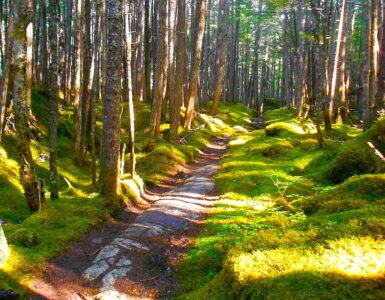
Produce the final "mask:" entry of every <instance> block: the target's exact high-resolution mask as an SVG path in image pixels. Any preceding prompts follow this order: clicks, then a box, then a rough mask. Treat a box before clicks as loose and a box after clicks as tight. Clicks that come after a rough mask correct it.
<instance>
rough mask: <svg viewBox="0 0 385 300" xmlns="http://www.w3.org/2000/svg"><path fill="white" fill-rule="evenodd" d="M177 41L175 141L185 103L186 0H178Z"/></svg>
mask: <svg viewBox="0 0 385 300" xmlns="http://www.w3.org/2000/svg"><path fill="white" fill-rule="evenodd" d="M176 31H177V42H176V74H177V76H176V79H175V94H174V96H173V97H172V98H171V107H170V122H171V124H170V136H171V141H172V142H173V143H176V142H177V137H178V128H179V123H180V110H181V107H182V104H183V103H184V98H185V95H184V85H185V76H184V74H185V72H186V47H187V45H186V0H178V20H177V28H176Z"/></svg>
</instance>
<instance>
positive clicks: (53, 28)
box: [49, 0, 59, 199]
mask: <svg viewBox="0 0 385 300" xmlns="http://www.w3.org/2000/svg"><path fill="white" fill-rule="evenodd" d="M58 9H59V5H58V0H50V2H49V11H50V28H49V41H50V54H51V63H50V98H51V119H50V125H49V182H50V189H51V199H57V198H59V189H58V174H57V150H56V147H57V146H56V145H57V119H58V95H59V85H58V81H59V64H58V56H59V55H58V36H57V25H58V23H59V22H58V13H59V11H58Z"/></svg>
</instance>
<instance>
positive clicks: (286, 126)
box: [265, 122, 305, 137]
mask: <svg viewBox="0 0 385 300" xmlns="http://www.w3.org/2000/svg"><path fill="white" fill-rule="evenodd" d="M265 134H266V136H272V137H274V136H278V137H279V136H287V135H291V134H294V135H298V134H305V131H304V130H303V129H302V128H301V127H300V126H298V125H296V124H292V123H285V122H277V123H273V124H271V125H269V126H267V127H266V129H265Z"/></svg>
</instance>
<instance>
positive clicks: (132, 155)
mask: <svg viewBox="0 0 385 300" xmlns="http://www.w3.org/2000/svg"><path fill="white" fill-rule="evenodd" d="M124 22H125V23H124V28H125V48H126V59H127V64H126V68H127V72H126V73H127V79H126V82H127V87H126V93H127V95H126V96H127V102H128V104H127V108H128V109H127V110H128V135H129V140H130V173H131V177H134V176H135V165H136V156H135V115H134V102H133V91H132V76H131V74H132V72H131V66H132V65H131V55H132V54H131V43H132V41H131V30H130V29H131V27H130V16H129V0H125V3H124Z"/></svg>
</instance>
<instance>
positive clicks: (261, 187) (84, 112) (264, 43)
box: [0, 0, 385, 299]
mask: <svg viewBox="0 0 385 300" xmlns="http://www.w3.org/2000/svg"><path fill="white" fill-rule="evenodd" d="M0 20H1V24H0V83H1V86H0V141H1V144H0V161H1V165H2V167H1V169H2V170H1V171H0V218H1V219H4V220H5V221H6V223H9V225H8V226H5V227H4V231H5V235H6V236H7V237H8V243H9V248H10V251H8V250H7V251H4V252H3V253H2V252H1V251H0V265H1V262H2V260H4V261H5V257H6V256H8V255H10V259H9V261H8V262H7V264H5V267H4V269H0V280H2V281H3V282H4V286H1V283H0V288H3V289H14V290H17V291H19V292H20V293H21V294H22V295H24V294H26V293H28V291H27V289H28V288H29V285H28V280H27V279H26V278H28V276H29V275H30V273H31V272H32V271H31V270H32V269H34V268H37V269H38V268H39V267H38V266H43V265H44V263H45V262H46V260H47V259H49V258H51V257H53V256H54V255H56V254H57V253H60V252H62V251H63V249H64V248H65V247H66V246H67V245H68V244H69V243H71V242H73V241H75V240H78V239H80V238H81V237H83V236H84V235H85V234H86V233H87V232H89V230H90V229H91V228H93V227H95V226H98V225H100V224H102V223H103V222H106V221H107V222H108V221H109V220H111V219H112V218H113V217H116V216H117V215H118V214H119V213H120V212H121V211H122V209H123V208H124V207H127V206H129V207H131V206H132V207H140V208H141V209H145V208H148V207H149V206H150V205H149V203H147V202H146V201H143V197H145V193H146V188H147V187H150V188H155V187H157V186H159V185H160V184H161V183H162V182H164V180H165V179H166V178H167V176H169V175H171V174H174V175H175V174H179V175H180V176H181V178H182V179H183V176H184V175H183V174H182V173H183V172H182V171H181V170H182V169H181V168H182V166H183V165H185V164H186V163H189V162H192V161H194V160H195V159H196V158H197V157H198V156H199V155H200V154H199V153H200V151H201V150H203V149H204V148H205V147H206V146H207V144H208V143H209V141H210V139H211V138H212V137H214V136H219V135H224V134H229V135H231V136H232V140H231V141H230V143H229V152H228V154H226V157H225V159H224V160H223V162H222V165H221V167H220V168H219V171H218V174H217V177H216V179H215V184H216V192H217V195H218V196H219V197H220V199H221V200H220V201H219V204H218V205H217V206H216V207H215V208H214V210H213V212H212V213H210V214H209V216H208V220H207V222H206V225H205V226H206V227H205V228H206V230H205V231H204V233H202V234H201V235H199V236H198V237H197V238H196V239H193V241H192V245H193V250H191V252H190V254H188V255H187V258H186V259H185V260H184V261H183V262H181V268H180V272H179V273H178V274H179V275H177V277H178V276H179V279H180V281H181V282H182V284H181V286H182V292H181V293H182V294H181V295H179V297H181V298H186V299H204V298H207V299H239V298H240V297H246V298H247V297H248V296H250V295H251V296H250V297H251V298H252V299H254V298H258V297H259V298H263V297H265V296H266V297H267V298H269V297H273V298H277V299H278V298H282V297H285V298H288V299H291V298H290V297H292V298H293V299H295V298H298V297H299V298H301V297H305V298H308V297H313V298H314V297H315V295H317V293H316V291H317V286H316V285H317V284H318V285H319V286H321V288H320V290H321V292H320V294H319V295H317V297H318V298H320V299H322V298H325V299H326V298H329V297H335V296H336V295H337V296H338V295H340V296H341V297H342V298H344V297H345V298H349V297H350V298H351V297H353V298H354V297H355V295H359V296H360V297H361V296H362V297H363V298H364V295H365V294H368V295H370V296H372V298H373V297H374V298H377V297H379V298H381V296H383V294H381V290H382V291H383V290H384V286H383V283H381V282H380V281H379V278H381V276H383V275H384V274H385V273H384V272H385V265H384V263H383V262H381V261H385V260H383V258H384V247H383V245H384V243H383V237H384V234H385V225H384V224H385V223H384V218H383V214H382V216H381V212H384V202H383V191H384V178H383V173H384V172H385V157H384V155H385V142H384V139H385V130H384V128H385V127H384V119H383V115H384V100H385V1H384V0H362V1H361V0H296V1H293V0H287V1H284V0H178V1H176V0H159V1H157V0H136V1H131V0H105V1H100V0H92V1H91V0H3V1H0ZM290 159H291V161H289V160H290ZM234 178H235V179H238V180H235V179H234ZM240 178H241V179H242V180H240ZM333 193H334V194H333ZM336 198H338V199H336ZM226 201H228V202H226ZM235 202H237V203H238V204H235ZM245 207H246V208H247V209H245ZM226 220H227V221H226ZM230 223H231V225H229V224H230ZM325 224H326V225H325ZM328 224H329V225H328ZM330 224H331V225H330ZM349 224H350V225H349ZM328 226H329V227H328ZM333 226H334V228H335V231H333V233H330V232H329V231H330V230H331V229H332V227H333ZM349 226H350V228H349ZM0 229H1V224H0ZM278 237H282V239H281V240H280V239H279V238H278ZM350 237H352V239H350V240H349V238H350ZM360 237H362V240H360V239H359V238H360ZM344 238H346V240H343V241H342V239H344ZM2 239H4V237H1V236H0V250H1V240H2ZM339 239H341V242H340V244H338V242H336V243H335V244H333V243H332V242H330V241H337V240H338V241H339ZM363 240H364V241H366V242H362V241H363ZM330 243H331V244H330ZM295 244H299V245H300V246H298V247H297V248H295V247H294V245H295ZM340 246H341V247H340ZM285 247H286V248H285ZM317 247H318V248H317ZM339 247H340V248H339ZM349 247H350V248H349ZM233 248H234V249H233ZM292 248H293V249H294V248H295V249H294V250H293V251H291V252H290V251H289V250H290V249H292ZM348 248H349V249H353V248H355V249H359V250H357V252H356V253H354V254H351V252H349V251H350V250H349V249H348ZM232 249H233V250H232ZM263 249H264V250H266V253H265V252H263ZM288 249H289V250H288ZM338 249H343V251H345V250H346V252H347V255H345V258H346V257H347V256H349V255H350V256H349V257H350V258H349V259H351V260H352V261H354V262H356V260H357V259H358V258H357V255H358V254H360V255H363V256H365V254H363V253H364V252H365V251H366V250H367V251H366V252H368V253H370V255H371V258H368V259H366V256H365V259H366V260H365V259H363V261H361V262H360V263H359V264H358V265H359V266H358V267H357V265H354V263H352V264H349V263H346V265H344V266H339V267H336V268H333V267H330V268H329V267H328V266H330V265H333V264H336V261H337V260H338V259H337V258H336V259H335V258H333V257H334V256H333V255H334V254H335V253H337V252H338V251H340V250H338ZM273 250H276V252H274V253H273ZM329 250H330V251H329ZM306 251H308V252H306ZM333 251H334V252H333ZM341 251H342V250H341ZM341 251H340V252H338V253H340V254H341V253H342V252H343V251H342V252H341ZM351 251H353V250H351ZM289 252H290V253H289ZM353 252H354V251H353ZM357 253H358V254H357ZM342 256H343V255H342V254H341V256H340V259H341V261H343V260H344V258H341V257H342ZM255 257H257V258H258V259H260V260H261V261H262V262H266V261H269V263H268V264H266V266H265V267H264V266H262V265H259V262H258V260H257V259H256V258H255ZM269 257H270V258H271V261H274V260H275V263H276V264H277V265H278V267H276V268H275V267H274V263H271V264H270V260H269V259H270V258H269ZM293 257H294V258H293ZM295 258H296V259H298V260H299V261H301V262H302V265H301V266H302V267H298V268H296V267H289V266H288V264H289V262H291V263H292V265H293V266H294V265H295V263H296V259H295ZM301 259H302V260H301ZM316 259H319V260H320V263H319V265H317V264H313V261H314V260H316ZM371 259H372V260H371ZM285 261H286V262H285ZM373 261H377V263H373ZM370 264H372V269H371V267H370V266H369V265H370ZM373 264H374V265H375V266H373ZM355 267H356V268H357V269H356V270H355V271H354V272H350V273H349V270H350V269H354V268H355ZM349 268H350V269H349ZM348 269H349V270H348ZM358 269H359V270H358ZM357 270H358V271H357ZM373 270H374V271H373ZM266 272H267V273H266ZM261 274H262V275H261ZM266 274H267V275H266ZM354 276H356V277H354ZM330 277H333V279H330ZM298 278H303V279H304V280H305V281H306V282H307V283H308V284H309V285H308V286H305V287H303V286H299V285H298V284H297V283H296V282H297V280H298ZM360 279H363V281H364V282H365V283H362V287H361V288H360V287H359V284H360V283H359V280H360ZM312 281H313V283H312V284H310V282H312ZM336 282H337V283H339V286H338V287H335V286H333V284H335V283H336ZM199 285H201V286H202V287H199ZM288 285H290V286H292V289H291V290H290V289H288V288H286V287H287V286H288ZM342 285H345V286H346V289H343V288H341V286H342ZM221 286H225V287H226V288H223V289H221ZM277 286H278V287H285V288H284V289H285V292H282V291H281V290H280V288H277ZM253 297H254V298H253ZM317 297H316V298H317ZM0 298H1V297H0ZM358 298H359V297H358Z"/></svg>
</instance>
